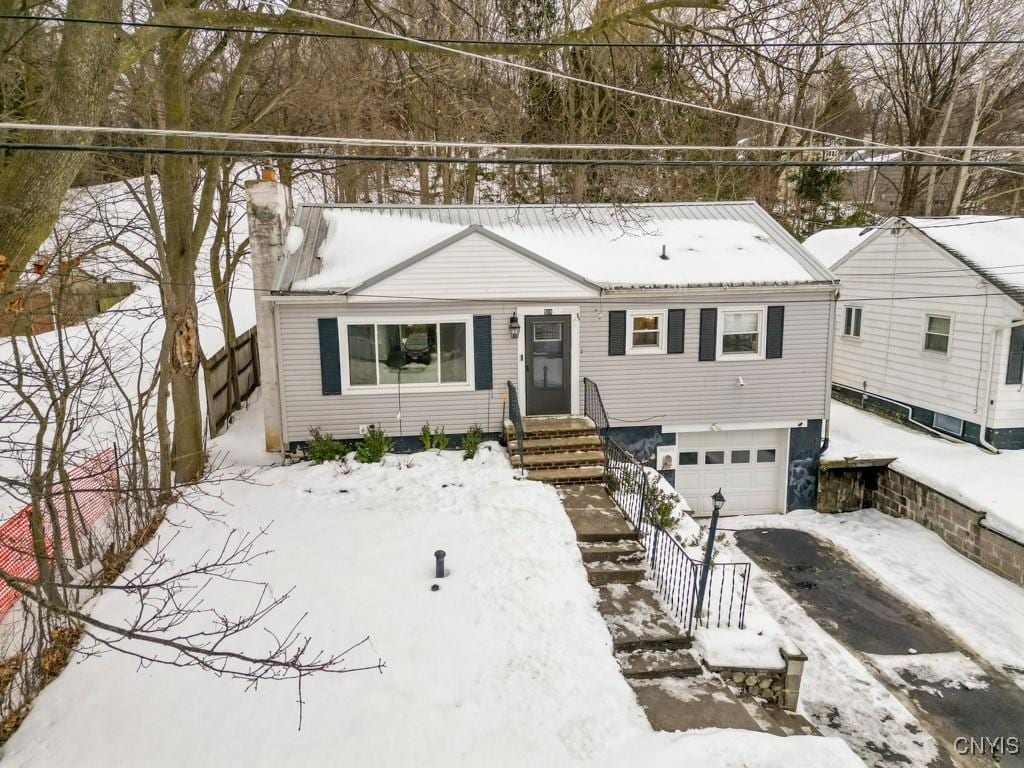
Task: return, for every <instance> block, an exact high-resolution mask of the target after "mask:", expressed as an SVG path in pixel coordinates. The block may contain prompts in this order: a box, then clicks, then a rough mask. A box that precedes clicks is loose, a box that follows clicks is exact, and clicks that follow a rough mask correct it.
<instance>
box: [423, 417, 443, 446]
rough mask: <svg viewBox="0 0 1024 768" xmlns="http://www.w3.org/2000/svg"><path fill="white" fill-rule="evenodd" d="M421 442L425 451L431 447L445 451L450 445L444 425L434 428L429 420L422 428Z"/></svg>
mask: <svg viewBox="0 0 1024 768" xmlns="http://www.w3.org/2000/svg"><path fill="white" fill-rule="evenodd" d="M420 444H421V445H422V446H423V450H424V451H429V450H430V449H431V448H433V449H435V450H438V451H443V450H444V449H445V448H447V447H448V435H447V434H445V431H444V427H441V429H433V428H432V427H431V426H430V422H429V421H428V422H427V423H426V424H424V425H423V426H422V427H421V428H420Z"/></svg>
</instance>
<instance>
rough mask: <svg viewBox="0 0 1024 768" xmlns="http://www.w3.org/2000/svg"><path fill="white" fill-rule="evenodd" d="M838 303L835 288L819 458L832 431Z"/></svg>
mask: <svg viewBox="0 0 1024 768" xmlns="http://www.w3.org/2000/svg"><path fill="white" fill-rule="evenodd" d="M838 301H839V288H838V287H837V288H836V289H835V290H834V291H832V302H831V303H832V306H831V308H830V315H831V325H830V326H829V332H828V353H827V354H826V358H827V361H826V366H827V371H826V376H827V377H828V383H827V386H826V387H825V435H824V438H823V439H822V441H821V450H820V451H819V453H818V455H819V456H820V455H821V454H823V453H824V452H825V451H827V450H828V443H829V433H830V432H831V431H832V360H833V358H834V356H835V337H836V309H837V307H838Z"/></svg>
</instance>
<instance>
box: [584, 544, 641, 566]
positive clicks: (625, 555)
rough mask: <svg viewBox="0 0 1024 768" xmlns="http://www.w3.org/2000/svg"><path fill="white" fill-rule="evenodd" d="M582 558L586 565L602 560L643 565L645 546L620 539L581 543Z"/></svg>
mask: <svg viewBox="0 0 1024 768" xmlns="http://www.w3.org/2000/svg"><path fill="white" fill-rule="evenodd" d="M579 548H580V557H582V558H583V562H584V563H596V562H600V561H602V560H606V561H612V562H620V563H622V562H628V561H632V562H637V563H642V562H643V557H644V548H643V545H641V544H640V542H638V541H632V540H630V539H619V540H617V541H581V542H580V543H579Z"/></svg>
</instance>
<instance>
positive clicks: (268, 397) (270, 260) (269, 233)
mask: <svg viewBox="0 0 1024 768" xmlns="http://www.w3.org/2000/svg"><path fill="white" fill-rule="evenodd" d="M267 176H268V175H267V174H263V175H262V177H261V179H260V180H258V181H247V182H246V183H245V195H246V200H247V212H248V217H249V251H250V253H251V254H252V283H253V288H254V289H255V290H254V291H253V299H254V301H255V302H256V333H257V336H258V346H259V353H260V400H261V401H262V403H263V429H264V433H265V435H266V447H267V450H268V451H281V450H283V448H284V446H283V445H282V444H281V387H280V384H279V379H278V371H277V343H276V334H275V332H274V304H273V303H272V302H271V301H270V290H271V288H273V286H274V279H275V278H276V277H277V273H278V271H279V270H280V268H281V265H282V263H283V262H284V257H285V253H284V242H285V236H286V233H287V231H288V225H289V223H290V220H291V193H290V190H289V189H288V188H287V187H285V186H284V185H283V184H281V183H280V182H278V181H277V180H276V178H274V179H268V178H267Z"/></svg>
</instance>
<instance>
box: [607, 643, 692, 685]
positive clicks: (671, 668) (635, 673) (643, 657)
mask: <svg viewBox="0 0 1024 768" xmlns="http://www.w3.org/2000/svg"><path fill="white" fill-rule="evenodd" d="M615 660H616V661H618V662H619V668H620V669H621V670H622V676H623V677H625V678H626V679H628V680H652V679H654V678H658V677H694V676H696V675H700V674H703V672H704V670H703V668H702V667H701V665H700V662H699V661H697V659H695V658H694V657H693V654H692V653H690V652H689V651H684V650H679V649H676V650H643V649H641V650H638V651H620V652H618V653H616V654H615Z"/></svg>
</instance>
